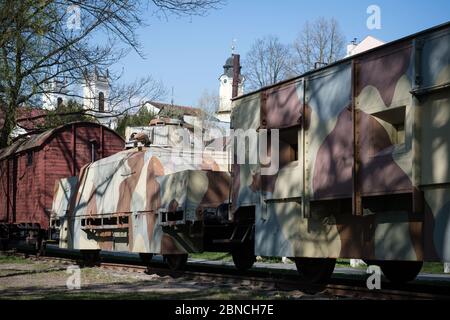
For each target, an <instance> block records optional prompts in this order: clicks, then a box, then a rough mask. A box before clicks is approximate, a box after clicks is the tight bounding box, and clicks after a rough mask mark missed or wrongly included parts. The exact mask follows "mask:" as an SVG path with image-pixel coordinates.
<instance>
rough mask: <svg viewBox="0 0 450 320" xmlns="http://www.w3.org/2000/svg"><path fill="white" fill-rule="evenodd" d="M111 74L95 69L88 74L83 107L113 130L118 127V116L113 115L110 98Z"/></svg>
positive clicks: (84, 88)
mask: <svg viewBox="0 0 450 320" xmlns="http://www.w3.org/2000/svg"><path fill="white" fill-rule="evenodd" d="M109 90H110V85H109V74H108V70H106V74H103V75H102V74H101V73H100V72H98V70H97V68H95V69H94V74H93V75H86V76H85V79H84V83H83V108H84V109H86V110H89V111H90V113H91V114H93V115H94V116H98V117H97V120H98V121H99V122H100V123H101V124H102V125H104V126H107V127H109V128H111V129H113V130H115V129H116V127H117V118H116V117H114V116H113V114H112V113H113V110H111V105H110V100H109Z"/></svg>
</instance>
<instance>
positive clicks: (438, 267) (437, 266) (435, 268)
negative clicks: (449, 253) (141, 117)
mask: <svg viewBox="0 0 450 320" xmlns="http://www.w3.org/2000/svg"><path fill="white" fill-rule="evenodd" d="M420 272H426V273H444V264H443V263H441V262H424V263H423V267H422V271H420Z"/></svg>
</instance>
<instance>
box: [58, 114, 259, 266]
mask: <svg viewBox="0 0 450 320" xmlns="http://www.w3.org/2000/svg"><path fill="white" fill-rule="evenodd" d="M133 130H134V131H135V132H133ZM127 132H128V134H130V137H131V140H130V141H129V143H128V146H129V148H128V149H126V150H124V151H121V152H118V153H116V154H114V155H112V156H110V157H107V158H104V159H101V160H98V161H95V162H92V163H90V164H88V165H86V166H85V167H83V168H82V170H81V172H80V174H79V175H78V176H77V177H69V178H66V179H61V180H59V181H58V182H57V184H56V187H55V190H56V191H55V196H54V202H53V210H52V220H54V221H58V223H55V224H58V225H60V230H59V234H60V237H59V243H60V247H63V248H70V249H77V250H80V251H81V252H82V253H83V254H84V255H85V259H86V260H88V261H89V262H90V263H94V262H95V260H98V254H99V251H100V250H107V251H126V252H134V253H139V254H140V256H141V257H142V259H143V260H145V261H147V262H148V261H150V259H151V257H152V255H153V254H161V255H163V256H164V258H165V260H166V261H167V263H168V265H169V267H170V268H172V269H174V270H175V269H181V268H182V267H183V266H184V264H185V263H186V260H187V254H188V253H192V252H202V251H204V250H211V249H212V248H214V249H213V250H214V251H220V250H223V251H233V252H237V254H236V255H235V256H236V257H237V258H236V259H237V260H238V261H237V264H238V265H239V266H240V265H242V263H241V260H242V259H243V260H244V261H245V260H248V257H247V256H244V257H242V259H240V260H239V258H240V257H241V256H242V254H241V255H240V252H241V250H240V247H241V243H243V241H242V240H243V239H244V238H243V236H244V235H245V232H244V234H242V235H240V237H238V236H237V233H239V234H240V233H241V232H242V226H237V225H236V224H235V223H233V222H231V221H230V219H229V218H228V205H229V194H230V181H231V178H230V175H229V173H228V172H227V166H226V163H223V160H226V153H225V152H224V151H223V150H221V151H210V152H205V151H204V150H203V148H200V149H199V150H196V149H194V148H192V146H191V144H190V141H191V140H190V136H191V134H190V131H189V130H188V129H187V128H185V127H184V126H183V123H181V122H180V121H177V120H171V119H157V120H155V121H152V123H151V125H150V126H149V127H144V128H129V129H128V131H127ZM238 227H239V230H236V229H237V228H238ZM246 227H247V229H251V228H252V226H251V225H248V226H246ZM233 234H234V235H235V236H234V237H235V238H234V240H237V241H234V242H233V241H229V240H230V239H231V238H232V235H233ZM246 234H247V237H248V235H249V234H250V232H248V230H247V233H246Z"/></svg>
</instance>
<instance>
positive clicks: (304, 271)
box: [294, 258, 336, 284]
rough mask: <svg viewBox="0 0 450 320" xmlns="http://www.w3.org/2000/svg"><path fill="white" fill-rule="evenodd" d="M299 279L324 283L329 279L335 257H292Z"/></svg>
mask: <svg viewBox="0 0 450 320" xmlns="http://www.w3.org/2000/svg"><path fill="white" fill-rule="evenodd" d="M294 261H295V265H296V267H297V271H298V273H299V274H300V277H301V280H302V281H303V282H306V283H311V284H313V283H326V282H328V281H329V280H330V278H331V275H332V274H333V271H334V266H335V265H336V259H329V258H294Z"/></svg>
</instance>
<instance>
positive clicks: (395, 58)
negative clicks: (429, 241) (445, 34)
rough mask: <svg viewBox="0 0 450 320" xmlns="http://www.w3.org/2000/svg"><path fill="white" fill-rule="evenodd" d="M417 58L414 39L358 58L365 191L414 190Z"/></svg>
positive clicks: (357, 98) (359, 178)
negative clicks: (414, 103) (414, 70)
mask: <svg viewBox="0 0 450 320" xmlns="http://www.w3.org/2000/svg"><path fill="white" fill-rule="evenodd" d="M413 64H414V63H413V59H412V45H411V42H410V41H407V42H404V43H399V44H396V45H395V46H391V47H389V48H386V49H384V50H379V51H376V52H375V53H373V54H370V55H366V56H362V57H360V58H358V59H357V60H356V61H355V68H356V70H357V72H356V79H355V97H354V99H355V115H356V117H357V118H356V125H355V126H356V129H355V130H357V131H359V135H358V144H357V145H356V146H355V147H356V148H357V150H355V154H359V155H360V156H359V161H360V165H359V170H358V176H357V181H358V187H359V188H360V192H361V195H362V196H368V195H382V194H392V193H402V192H412V182H411V180H412V171H411V167H412V155H411V152H410V151H411V144H412V132H411V131H412V121H413V117H412V96H411V93H410V91H411V90H412V85H413V77H414V76H413V73H412V66H413Z"/></svg>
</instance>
